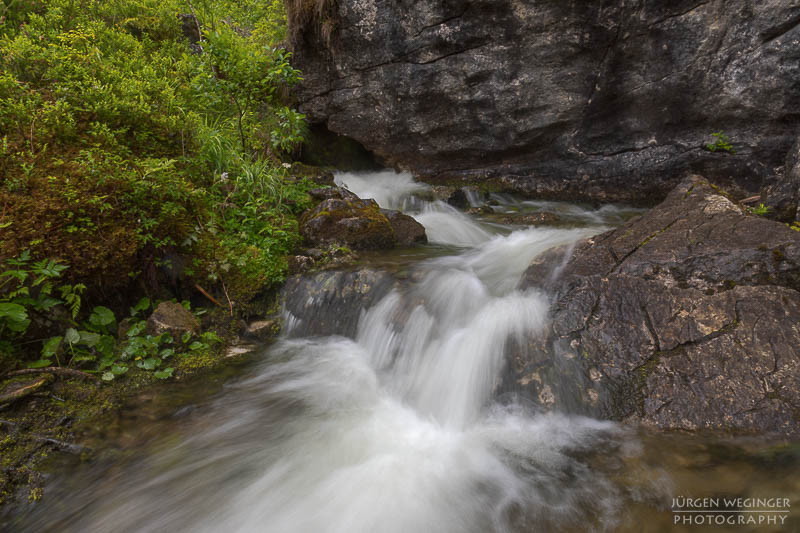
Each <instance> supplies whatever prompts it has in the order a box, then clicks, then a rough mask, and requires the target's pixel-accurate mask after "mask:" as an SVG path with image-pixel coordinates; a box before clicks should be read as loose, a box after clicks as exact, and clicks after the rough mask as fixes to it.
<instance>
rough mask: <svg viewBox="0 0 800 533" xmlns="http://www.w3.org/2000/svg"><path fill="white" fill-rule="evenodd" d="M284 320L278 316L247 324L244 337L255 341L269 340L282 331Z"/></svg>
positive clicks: (243, 332)
mask: <svg viewBox="0 0 800 533" xmlns="http://www.w3.org/2000/svg"><path fill="white" fill-rule="evenodd" d="M282 325H283V324H282V322H281V320H280V319H278V318H273V319H268V320H256V321H254V322H251V323H249V324H248V325H247V327H246V328H245V329H244V331H242V337H244V338H245V339H249V340H255V341H261V342H264V341H267V340H270V339H272V338H275V337H276V336H277V335H278V334H279V333H280V332H281V327H282Z"/></svg>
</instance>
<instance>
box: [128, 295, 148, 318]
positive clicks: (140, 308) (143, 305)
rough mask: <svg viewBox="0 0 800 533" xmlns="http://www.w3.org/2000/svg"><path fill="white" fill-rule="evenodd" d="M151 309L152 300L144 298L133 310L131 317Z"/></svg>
mask: <svg viewBox="0 0 800 533" xmlns="http://www.w3.org/2000/svg"><path fill="white" fill-rule="evenodd" d="M148 309H150V298H142V299H141V300H139V302H138V303H137V304H136V305H134V306H133V307H132V308H131V316H135V315H137V314H138V313H140V312H142V311H147V310H148Z"/></svg>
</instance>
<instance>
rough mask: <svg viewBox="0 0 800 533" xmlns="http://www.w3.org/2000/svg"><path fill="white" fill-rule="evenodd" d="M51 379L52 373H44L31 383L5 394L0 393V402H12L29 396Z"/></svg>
mask: <svg viewBox="0 0 800 533" xmlns="http://www.w3.org/2000/svg"><path fill="white" fill-rule="evenodd" d="M52 381H53V374H45V375H44V376H42V377H41V378H40V379H38V380H36V381H34V382H33V383H31V384H29V385H26V386H24V387H20V388H18V389H16V390H13V391H11V392H7V393H6V394H0V403H6V402H13V401H16V400H19V399H21V398H24V397H25V396H29V395H31V394H33V393H34V392H36V391H38V390H39V389H41V388H42V387H44V386H45V385H48V384H50V383H51V382H52Z"/></svg>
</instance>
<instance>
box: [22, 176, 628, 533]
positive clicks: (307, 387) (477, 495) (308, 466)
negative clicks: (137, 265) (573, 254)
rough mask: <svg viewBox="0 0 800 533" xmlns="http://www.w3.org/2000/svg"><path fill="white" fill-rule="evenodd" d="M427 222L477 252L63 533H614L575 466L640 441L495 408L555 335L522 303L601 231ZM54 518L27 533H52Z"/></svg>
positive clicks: (604, 490)
mask: <svg viewBox="0 0 800 533" xmlns="http://www.w3.org/2000/svg"><path fill="white" fill-rule="evenodd" d="M384 177H386V178H387V183H383V182H381V181H380V180H378V183H377V184H372V185H375V189H374V191H375V192H374V193H373V196H374V197H380V199H379V200H378V201H379V202H382V205H388V206H393V205H394V206H396V205H399V204H401V203H402V198H404V197H407V195H408V194H410V192H409V191H413V187H412V186H411V185H410V184H409V183H408V182H407V181H406V180H405V178H402V179H400V178H398V179H397V183H396V185H397V188H395V187H394V185H391V184H388V177H389V175H388V174H384ZM395 177H396V176H395ZM348 180H349V183H348V185H350V186H352V187H354V188H356V189H357V188H359V187H360V185H354V184H356V183H358V182H356V181H355V180H354V178H353V177H350V178H348ZM358 193H359V194H363V190H359V191H358ZM367 196H368V195H367ZM418 216H419V219H420V220H421V221H422V222H423V224H425V225H426V228H428V231H429V238H430V237H431V236H432V237H433V238H432V240H434V241H435V242H444V243H448V244H457V245H461V246H471V247H472V248H471V249H468V250H466V251H463V252H462V253H461V254H459V255H456V256H451V257H445V258H439V259H435V260H430V261H427V262H425V263H424V264H422V265H420V266H419V268H418V270H417V271H416V272H415V274H414V276H412V280H413V281H411V282H410V283H408V284H407V285H406V286H405V287H404V288H402V289H394V290H392V291H391V292H389V293H388V294H387V295H386V296H384V297H383V298H382V299H381V300H380V301H378V302H377V303H375V305H373V306H372V307H370V308H369V309H367V310H366V311H365V312H363V313H362V314H361V315H360V318H359V319H358V325H357V328H356V334H355V335H354V338H352V339H351V338H345V337H341V336H328V337H317V338H303V339H288V338H286V339H284V340H282V341H280V342H279V343H278V344H277V345H275V346H274V347H272V348H271V349H270V350H269V351H268V352H266V353H265V357H264V362H263V363H262V364H261V365H260V367H259V368H258V369H256V371H254V372H253V373H252V375H251V377H250V378H248V379H245V380H242V381H240V382H238V383H235V384H233V385H232V386H231V387H230V389H229V390H228V391H227V392H226V393H225V394H224V395H222V396H221V397H220V398H218V399H217V401H216V402H215V404H214V405H213V406H211V407H210V408H209V409H208V410H207V411H206V412H204V413H200V414H198V415H197V416H195V417H193V418H192V420H191V422H190V423H189V424H188V427H187V429H186V434H187V437H186V438H184V439H183V440H182V441H180V442H178V443H171V444H170V446H169V447H167V448H166V449H165V450H163V451H161V452H159V453H155V454H152V455H150V456H148V457H145V458H143V459H141V460H140V462H138V463H136V464H134V465H133V466H131V467H128V468H126V469H125V470H123V471H122V472H120V473H118V474H117V475H116V476H114V475H112V474H111V473H108V474H105V475H104V476H103V478H102V479H97V480H94V483H95V484H97V483H105V484H108V485H110V486H111V487H113V490H108V491H104V493H103V494H101V495H100V496H98V495H97V487H92V489H90V490H91V493H90V490H89V489H83V490H84V491H83V492H80V491H73V492H72V493H71V501H73V502H82V503H80V504H78V503H76V504H75V505H74V507H75V509H74V511H73V512H72V514H70V513H67V515H66V516H65V515H64V514H63V513H59V516H60V517H61V518H59V519H58V520H57V526H58V527H57V529H59V530H60V531H115V532H129V531H130V532H134V531H136V532H151V531H152V532H157V531H158V532H160V531H174V532H184V531H185V532H204V531H208V532H215V533H216V532H218V531H238V532H275V533H293V532H297V533H305V532H308V533H312V532H313V533H316V532H322V531H324V532H330V533H340V532H341V533H359V532H363V533H374V532H381V533H395V532H397V533H401V532H402V533H407V532H434V531H435V532H443V533H450V532H453V533H456V532H458V533H472V532H474V533H491V532H511V531H530V530H532V529H533V528H536V529H560V530H564V529H566V528H568V527H575V528H576V529H578V530H584V531H585V530H588V529H592V528H598V529H604V528H608V527H611V526H613V525H614V524H615V523H616V522H615V520H616V518H615V517H616V514H617V503H616V502H618V501H619V500H620V495H619V493H618V489H617V488H616V487H615V485H614V484H613V483H611V482H610V481H608V480H607V479H606V478H604V477H603V476H602V475H601V474H598V473H597V472H595V471H593V470H592V469H591V468H590V467H589V466H588V465H587V464H586V463H585V462H584V460H583V459H581V455H582V454H584V455H585V454H586V453H588V451H589V450H593V451H598V450H605V449H608V450H618V449H619V448H620V447H622V445H623V442H624V440H625V439H626V438H627V437H629V435H627V434H626V433H625V431H624V430H622V429H621V428H620V427H618V426H617V425H615V424H612V423H608V422H598V421H594V420H590V419H585V418H577V417H565V416H561V415H555V414H549V415H545V414H537V413H532V412H527V411H525V410H524V409H523V408H522V407H520V406H515V405H511V406H507V407H501V406H499V405H495V404H494V403H493V402H492V392H493V389H494V387H495V385H496V383H497V381H498V379H499V376H500V373H501V371H502V369H503V365H504V354H505V344H506V343H507V342H508V341H509V340H510V339H515V340H516V341H517V342H520V343H521V342H523V341H524V339H525V338H526V336H528V335H534V334H536V333H537V332H538V331H540V330H541V329H542V328H544V327H546V326H547V323H548V317H547V308H548V302H547V299H546V297H545V296H544V295H543V294H540V293H538V292H535V291H528V292H521V291H518V290H516V288H515V287H516V284H517V281H518V279H519V277H520V275H521V273H522V272H523V270H524V269H525V268H526V267H527V265H528V264H529V262H530V260H531V259H532V258H533V257H535V256H536V255H538V254H540V253H541V252H543V251H544V250H546V249H548V248H550V247H552V246H556V245H559V244H565V243H570V242H574V241H575V240H577V239H579V238H581V237H584V236H587V235H590V234H592V233H595V232H597V231H598V230H599V229H600V228H599V227H592V228H585V229H578V230H564V229H553V228H549V229H542V228H540V229H529V230H524V231H517V232H513V233H511V234H510V235H492V234H490V233H489V232H487V231H485V230H483V229H482V228H481V227H480V226H478V225H477V224H475V223H474V222H473V221H471V220H469V219H467V218H466V217H465V216H464V215H463V214H462V213H460V212H458V211H456V210H454V209H452V208H450V206H446V204H442V203H441V202H439V203H432V204H429V205H427V206H426V207H425V208H424V210H423V211H422V212H421V213H420V214H419V215H418ZM312 304H313V302H312ZM298 318H304V317H298ZM294 322H296V320H295V321H294ZM288 327H289V328H292V327H296V324H294V323H290V324H289V325H288ZM48 515H49V513H46V512H45V513H42V514H40V515H38V516H37V517H36V518H35V519H32V520H31V521H30V522H28V523H27V524H25V527H23V528H22V529H21V530H27V531H34V530H42V529H47V528H48V527H52V526H53V518H52V515H49V516H48Z"/></svg>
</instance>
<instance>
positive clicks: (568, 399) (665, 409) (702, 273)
mask: <svg viewBox="0 0 800 533" xmlns="http://www.w3.org/2000/svg"><path fill="white" fill-rule="evenodd" d="M565 253H567V250H565V249H564V248H561V249H556V250H551V251H550V252H548V253H546V254H545V255H544V256H543V257H540V258H538V259H537V260H536V261H535V262H534V263H533V264H532V265H531V266H530V268H529V269H528V270H527V271H526V273H525V275H524V276H523V279H522V281H521V283H520V287H521V288H529V287H539V288H542V289H545V290H546V291H548V292H550V293H551V294H552V295H553V298H554V299H553V304H552V308H551V312H552V316H553V322H552V326H551V328H550V331H549V332H548V333H547V334H546V336H545V337H544V338H539V339H533V340H532V341H531V344H530V346H528V347H527V349H517V350H516V351H515V353H512V354H510V355H511V358H512V365H511V369H510V371H509V375H508V376H507V378H508V379H510V380H513V381H514V387H510V388H512V389H513V388H517V389H518V390H520V391H521V392H522V393H523V394H524V395H525V396H526V397H528V398H531V399H532V401H535V402H538V403H540V404H544V403H545V402H542V400H541V398H542V397H544V396H542V395H543V393H544V392H548V394H549V395H551V396H552V398H550V401H549V402H547V403H549V404H550V406H555V407H557V408H561V409H566V410H570V411H575V412H581V413H586V414H591V415H593V416H601V417H607V418H611V419H615V420H628V421H638V422H641V423H643V424H646V425H650V426H654V427H658V428H662V429H681V430H699V429H705V430H722V431H726V432H734V433H777V434H781V435H793V436H797V435H800V410H798V406H800V328H798V327H797V324H798V323H800V292H798V291H799V290H800V233H798V232H795V231H792V230H791V229H789V228H788V227H786V225H784V224H780V223H777V222H773V221H771V220H767V219H765V218H763V217H758V216H748V215H746V214H745V213H743V212H742V210H741V209H740V208H739V207H738V206H737V205H735V204H734V203H732V202H731V201H730V200H729V199H728V198H726V197H725V196H723V195H722V194H720V193H719V191H718V190H717V189H714V188H713V187H712V186H710V185H709V183H708V182H706V181H705V180H703V179H701V178H698V177H692V178H690V179H687V180H686V181H684V182H682V183H681V184H680V185H679V186H678V187H677V188H676V189H675V190H674V191H673V192H672V193H670V195H669V196H668V198H667V199H666V200H665V202H664V203H662V204H661V205H659V206H658V207H656V208H654V209H653V210H651V211H650V212H648V213H646V214H644V215H643V216H641V217H639V218H637V219H634V220H631V221H629V222H627V223H626V224H625V225H623V226H621V227H620V228H618V229H616V230H614V231H611V232H608V233H604V234H602V235H599V236H597V237H594V238H592V239H588V240H586V241H583V242H581V243H579V244H578V245H576V246H575V249H574V251H573V252H572V255H571V257H569V259H568V260H567V261H566V262H565V261H564V260H565V255H564V254H565ZM545 396H547V395H545Z"/></svg>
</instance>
